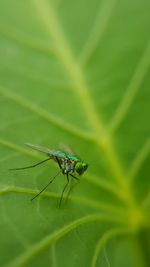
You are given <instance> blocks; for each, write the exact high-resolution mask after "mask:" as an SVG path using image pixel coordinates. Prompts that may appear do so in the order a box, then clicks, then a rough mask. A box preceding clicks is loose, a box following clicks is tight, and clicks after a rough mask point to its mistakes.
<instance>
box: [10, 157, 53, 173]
mask: <svg viewBox="0 0 150 267" xmlns="http://www.w3.org/2000/svg"><path fill="white" fill-rule="evenodd" d="M50 159H51V158H48V159H44V160H42V161H40V162H38V163H36V164H34V165H31V166H27V167H21V168H12V169H9V171H18V170H24V169H29V168H34V167H36V166H38V165H40V164H42V163H44V162H46V161H48V160H50Z"/></svg>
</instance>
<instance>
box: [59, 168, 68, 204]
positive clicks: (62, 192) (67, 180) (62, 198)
mask: <svg viewBox="0 0 150 267" xmlns="http://www.w3.org/2000/svg"><path fill="white" fill-rule="evenodd" d="M66 176H67V183H66V184H65V186H64V189H63V191H62V193H61V198H60V202H59V208H60V207H61V202H62V199H63V194H64V192H65V190H66V188H67V186H68V184H69V174H68V173H67V174H66Z"/></svg>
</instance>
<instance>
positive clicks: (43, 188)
mask: <svg viewBox="0 0 150 267" xmlns="http://www.w3.org/2000/svg"><path fill="white" fill-rule="evenodd" d="M59 174H60V172H58V173H57V174H56V175H55V176H54V177H53V179H52V180H50V182H49V183H48V184H47V185H46V186H45V187H44V188H43V189H42V190H41V191H40V192H39V193H38V194H37V195H35V196H34V197H33V198H31V201H32V200H34V199H35V198H37V197H38V196H39V195H40V194H41V193H42V192H43V191H44V190H45V189H46V188H47V187H48V186H49V185H50V184H51V183H52V182H53V181H54V179H55V178H56V177H57V176H58V175H59Z"/></svg>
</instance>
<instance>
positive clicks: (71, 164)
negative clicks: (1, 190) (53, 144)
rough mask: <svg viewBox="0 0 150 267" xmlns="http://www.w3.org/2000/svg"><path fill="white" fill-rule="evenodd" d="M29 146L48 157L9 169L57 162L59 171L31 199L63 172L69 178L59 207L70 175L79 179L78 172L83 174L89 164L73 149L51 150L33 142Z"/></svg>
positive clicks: (65, 187) (27, 167)
mask: <svg viewBox="0 0 150 267" xmlns="http://www.w3.org/2000/svg"><path fill="white" fill-rule="evenodd" d="M26 145H27V146H29V147H30V148H32V149H34V150H37V151H39V152H41V153H44V154H45V155H47V156H48V157H47V158H46V159H44V160H42V161H40V162H38V163H36V164H34V165H31V166H26V167H21V168H13V169H9V170H11V171H14V170H24V169H29V168H34V167H36V166H38V165H40V164H43V163H44V162H46V161H48V160H53V161H55V162H56V163H57V165H58V167H59V172H58V173H57V174H56V175H55V176H54V177H53V178H52V179H51V180H50V181H49V183H48V184H47V185H46V186H45V187H44V188H43V189H42V190H41V191H40V192H39V193H38V194H37V195H35V196H34V197H33V198H32V199H31V200H34V199H35V198H37V197H38V196H39V195H40V194H41V193H42V192H43V191H44V190H45V189H46V188H47V187H48V186H49V185H50V184H51V183H52V182H53V181H54V180H55V178H56V177H57V176H58V175H59V174H60V173H62V174H63V175H65V176H66V178H67V183H66V184H65V186H64V188H63V190H62V193H61V198H60V202H59V207H60V206H61V202H62V199H63V195H64V192H65V190H66V189H67V186H68V185H69V178H70V176H71V177H72V178H74V179H75V180H79V178H78V177H76V174H78V175H79V176H80V175H82V174H83V173H84V172H85V171H86V170H87V168H88V164H87V163H85V162H84V161H82V160H81V159H80V158H79V157H78V156H77V155H75V154H73V153H71V151H69V152H70V153H66V152H64V151H62V150H50V149H48V148H46V147H42V146H37V145H33V144H29V143H27V144H26Z"/></svg>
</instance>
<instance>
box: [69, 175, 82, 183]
mask: <svg viewBox="0 0 150 267" xmlns="http://www.w3.org/2000/svg"><path fill="white" fill-rule="evenodd" d="M70 176H71V177H73V178H74V179H76V180H78V181H79V180H80V179H79V178H77V177H75V176H74V175H73V174H70Z"/></svg>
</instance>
